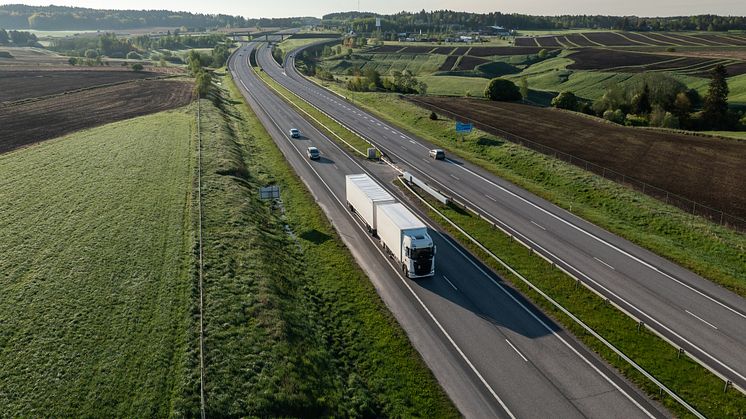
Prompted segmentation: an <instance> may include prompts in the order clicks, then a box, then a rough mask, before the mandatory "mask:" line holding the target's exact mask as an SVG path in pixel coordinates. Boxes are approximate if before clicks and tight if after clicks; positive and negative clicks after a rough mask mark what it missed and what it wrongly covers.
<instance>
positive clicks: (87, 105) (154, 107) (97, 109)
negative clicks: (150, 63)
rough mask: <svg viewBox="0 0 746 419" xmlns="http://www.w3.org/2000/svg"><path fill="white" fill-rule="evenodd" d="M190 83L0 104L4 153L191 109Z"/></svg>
mask: <svg viewBox="0 0 746 419" xmlns="http://www.w3.org/2000/svg"><path fill="white" fill-rule="evenodd" d="M192 91H193V85H192V83H191V82H187V81H175V80H137V81H132V82H130V83H124V84H119V85H116V86H107V87H101V88H96V89H89V90H83V91H79V92H73V93H69V94H65V95H59V96H53V97H49V98H43V99H39V100H32V101H26V102H18V103H14V104H0V127H2V128H1V129H2V136H1V137H0V153H4V152H7V151H10V150H13V149H16V148H19V147H23V146H26V145H29V144H33V143H37V142H40V141H44V140H48V139H50V138H56V137H60V136H62V135H65V134H69V133H71V132H74V131H78V130H81V129H84V128H91V127H94V126H98V125H103V124H107V123H110V122H114V121H120V120H123V119H129V118H134V117H136V116H141V115H147V114H151V113H155V112H160V111H163V110H166V109H172V108H177V107H180V106H184V105H187V104H188V103H189V102H190V101H191V100H192Z"/></svg>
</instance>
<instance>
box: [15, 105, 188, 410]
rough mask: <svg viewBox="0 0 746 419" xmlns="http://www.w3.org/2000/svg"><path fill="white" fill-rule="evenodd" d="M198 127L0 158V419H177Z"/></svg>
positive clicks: (127, 131) (106, 135) (160, 123)
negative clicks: (3, 416) (8, 418)
mask: <svg viewBox="0 0 746 419" xmlns="http://www.w3.org/2000/svg"><path fill="white" fill-rule="evenodd" d="M193 118H194V109H193V108H184V109H181V110H174V111H168V112H162V113H158V114H155V115H149V116H144V117H141V118H136V119H131V120H128V121H121V122H116V123H113V124H108V125H104V126H101V127H98V128H93V129H90V130H86V131H81V132H78V133H75V134H72V135H69V136H67V137H63V138H58V139H55V140H51V141H48V142H46V143H43V144H40V145H38V146H35V147H31V148H27V149H23V150H18V151H15V152H11V153H7V154H4V155H0V177H2V179H3V182H2V183H0V214H3V222H2V224H1V225H0V235H2V237H3V240H0V252H2V254H3V257H2V258H0V272H2V275H0V290H1V291H0V324H2V327H0V348H2V350H0V383H3V384H2V391H0V405H1V406H3V413H4V414H7V415H9V416H13V417H29V416H50V417H72V416H91V417H93V416H97V417H102V416H103V417H125V416H126V417H146V416H147V417H166V416H172V415H180V412H181V413H183V410H182V409H183V406H184V404H185V403H187V399H188V398H189V396H187V394H188V393H189V392H190V391H191V390H192V388H191V387H192V384H193V383H191V384H188V383H187V377H188V376H189V375H190V371H189V369H190V368H191V367H190V365H189V363H188V356H189V355H188V354H189V352H190V349H191V348H190V345H189V340H190V339H191V336H190V333H191V330H192V326H193V325H192V318H191V315H192V301H193V300H192V280H191V274H190V266H191V261H192V242H191V237H192V236H191V234H192V232H191V227H190V223H191V222H190V211H189V197H190V192H191V188H192V177H191V173H192V155H193V154H192V150H193V146H194V143H193V142H192V123H193V121H194V119H193ZM3 128H5V125H3ZM193 396H194V393H192V397H193Z"/></svg>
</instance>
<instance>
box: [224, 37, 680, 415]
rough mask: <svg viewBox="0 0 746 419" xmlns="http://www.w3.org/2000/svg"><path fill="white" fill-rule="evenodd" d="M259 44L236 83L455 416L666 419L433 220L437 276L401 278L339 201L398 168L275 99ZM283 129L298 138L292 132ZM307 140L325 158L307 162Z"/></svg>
mask: <svg viewBox="0 0 746 419" xmlns="http://www.w3.org/2000/svg"><path fill="white" fill-rule="evenodd" d="M254 47H255V44H249V45H245V46H243V47H241V48H240V49H239V50H238V51H237V52H236V53H235V54H234V55H233V56H232V57H231V59H230V62H229V69H230V71H231V74H232V75H233V77H234V79H235V81H236V84H237V85H238V86H239V89H240V90H241V92H242V94H243V95H244V97H245V98H246V100H247V101H248V103H249V104H250V105H251V107H252V108H253V109H254V110H255V112H256V113H257V115H258V116H259V118H260V119H261V120H262V122H263V124H264V125H265V127H266V128H267V130H268V131H269V133H270V134H271V136H272V137H273V139H274V140H275V142H276V143H277V145H278V146H279V147H280V149H281V151H282V152H283V154H284V155H285V157H286V158H287V159H288V161H289V162H290V164H291V165H292V167H293V168H294V170H295V171H296V173H298V175H299V176H300V178H301V179H302V180H303V181H304V182H305V183H306V185H307V186H308V188H309V189H310V190H311V192H312V193H313V195H314V197H315V198H316V200H317V202H318V203H319V205H320V206H321V208H322V209H323V210H324V211H325V213H326V215H327V216H328V218H329V219H330V220H332V223H333V224H334V227H335V228H336V230H337V231H338V232H339V234H340V236H341V237H342V239H343V240H344V242H345V244H346V245H347V247H348V248H349V249H350V250H351V252H352V254H353V255H354V256H355V258H356V260H357V261H358V263H359V264H360V266H361V267H362V268H363V270H364V271H365V272H366V274H367V275H368V276H369V277H370V279H371V281H372V283H373V284H374V285H375V287H376V289H377V291H378V293H379V294H380V295H381V297H382V298H383V300H384V302H385V303H386V305H387V306H388V308H389V309H390V310H391V312H392V313H393V314H394V315H395V317H396V318H397V320H398V321H399V323H400V324H401V325H402V327H403V328H404V329H405V331H406V332H407V334H408V336H409V338H410V340H411V342H412V343H413V345H414V346H415V348H416V349H417V350H418V351H419V353H420V354H421V355H422V357H423V359H424V360H425V362H426V363H427V365H428V367H429V368H430V369H431V370H432V371H433V373H434V374H435V376H436V378H437V379H438V381H439V383H440V384H441V385H442V386H443V388H444V389H445V391H446V392H447V393H448V395H449V396H450V397H451V398H452V400H453V401H454V403H455V404H456V406H457V407H458V408H459V410H460V411H461V413H462V414H464V415H465V416H467V417H479V418H484V417H563V418H566V417H567V418H570V417H603V418H609V417H620V418H621V417H624V418H629V417H666V416H669V415H670V414H669V413H667V412H665V411H664V410H662V408H661V407H660V406H659V405H657V404H655V403H652V402H651V401H649V400H648V399H647V398H646V397H644V396H642V395H641V394H640V393H639V391H638V390H637V389H636V388H634V387H633V386H631V385H629V384H628V383H627V382H626V381H625V380H624V379H622V378H620V377H619V376H618V375H617V374H616V373H615V372H614V371H613V370H612V369H611V368H609V367H608V366H607V365H606V364H605V363H604V362H602V361H601V360H599V359H598V358H597V357H596V356H595V355H594V354H592V353H590V351H588V350H587V349H586V348H584V347H583V346H582V345H581V344H579V343H578V342H576V341H575V339H574V338H573V337H572V336H570V335H569V334H568V333H567V332H566V331H564V330H563V329H562V328H561V327H559V326H558V325H557V324H555V323H554V322H553V321H552V320H551V319H549V318H547V317H546V316H545V315H543V314H542V313H541V312H540V311H539V310H537V309H536V308H535V307H533V306H532V305H531V303H529V302H528V301H526V300H525V299H524V298H523V297H522V296H520V295H519V294H518V293H517V292H515V291H514V290H513V289H511V288H510V287H509V286H507V285H505V284H504V283H503V282H502V280H501V279H500V278H499V277H497V276H496V275H494V274H493V273H491V272H490V271H489V270H488V269H487V268H485V267H484V266H483V265H482V264H481V263H479V261H477V260H475V259H474V258H473V257H471V256H470V255H468V254H467V253H466V251H464V250H463V249H462V248H461V247H460V246H458V245H457V244H456V243H454V242H452V240H450V238H448V237H446V236H445V235H443V234H441V233H440V232H439V231H438V230H437V229H434V228H432V226H430V227H431V229H430V234H431V236H432V238H433V240H434V241H435V243H436V246H437V256H436V275H435V276H434V277H432V278H427V279H420V280H416V281H415V280H410V279H405V278H403V277H402V276H401V275H400V273H399V270H398V269H396V267H395V266H394V264H393V262H392V261H391V260H390V259H389V258H387V257H385V256H384V255H383V253H382V252H381V249H380V245H379V244H378V240H377V239H375V238H373V237H371V236H369V235H368V233H367V232H366V231H364V228H363V227H362V226H361V224H360V222H359V220H358V219H357V218H356V217H353V216H352V215H351V214H350V213H349V212H348V211H347V209H346V206H345V205H344V202H345V201H346V200H345V193H344V188H345V182H344V176H345V175H346V174H352V173H369V174H370V175H371V176H373V177H375V178H377V179H378V180H379V182H380V183H381V184H382V185H383V186H384V187H386V188H387V189H389V191H390V192H392V193H393V194H395V195H399V192H398V191H397V190H396V189H395V188H393V187H392V185H391V183H390V180H392V179H394V178H395V177H396V175H397V174H398V173H397V172H396V171H395V170H394V169H392V168H391V167H389V166H387V165H385V164H383V163H374V162H368V161H366V160H364V159H362V158H357V157H352V156H350V155H348V153H347V152H345V151H344V150H342V149H341V148H339V147H338V146H337V145H336V143H334V142H332V141H331V140H329V139H328V138H326V137H325V136H324V135H323V134H322V133H320V132H319V131H318V130H316V129H315V128H314V127H313V126H312V125H311V124H309V123H308V122H307V121H306V120H305V119H304V118H303V117H301V116H300V115H298V113H296V112H295V110H294V108H292V107H291V106H290V105H288V104H287V103H286V102H284V101H282V100H281V99H280V98H279V97H278V96H276V95H275V94H274V92H273V91H271V90H270V89H269V88H268V87H267V86H266V85H264V84H263V83H262V82H261V81H260V80H259V79H258V78H257V76H256V75H255V74H254V73H253V71H252V70H251V69H250V67H249V64H248V57H249V54H250V51H251V49H252V48H254ZM290 128H298V129H300V131H301V133H302V137H301V138H300V139H290V138H289V136H288V131H289V130H290ZM311 145H313V146H316V147H318V148H319V150H320V151H321V159H320V160H318V161H310V160H308V159H307V157H306V154H305V149H306V147H308V146H311ZM413 210H414V211H415V212H417V211H416V209H413ZM420 216H421V217H422V218H423V219H424V218H425V217H424V216H423V215H422V214H420Z"/></svg>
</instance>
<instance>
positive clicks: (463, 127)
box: [456, 121, 474, 134]
mask: <svg viewBox="0 0 746 419" xmlns="http://www.w3.org/2000/svg"><path fill="white" fill-rule="evenodd" d="M473 129H474V125H473V124H470V123H468V122H459V121H456V132H463V133H467V134H468V133H470V132H471V130H473Z"/></svg>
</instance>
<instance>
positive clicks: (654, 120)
mask: <svg viewBox="0 0 746 419" xmlns="http://www.w3.org/2000/svg"><path fill="white" fill-rule="evenodd" d="M710 77H711V80H710V84H709V87H708V90H707V94H706V95H705V96H704V97H701V96H700V94H699V93H698V92H697V91H696V90H694V89H688V88H687V87H686V85H684V84H683V83H681V82H679V81H677V80H675V79H673V78H671V77H669V76H666V75H662V74H646V75H642V76H641V77H639V78H637V79H635V81H634V82H632V83H631V84H627V85H624V86H620V85H611V86H609V87H607V88H606V91H605V92H604V94H603V96H602V97H601V98H599V99H598V100H596V101H594V102H592V103H591V102H588V101H585V100H583V99H580V98H578V97H576V96H575V95H574V94H573V93H571V92H562V93H560V94H559V95H558V96H557V97H555V98H554V100H553V101H552V105H553V106H555V107H557V108H562V109H568V110H573V111H579V112H584V113H588V114H591V115H596V116H600V117H602V118H604V119H606V120H608V121H611V122H615V123H618V124H622V125H629V126H653V127H663V128H681V129H687V130H743V129H746V117H745V116H744V114H743V113H742V112H740V111H738V110H735V109H730V108H729V107H728V91H729V89H728V81H727V77H728V73H727V71H726V69H725V67H723V66H722V65H718V66H716V67H715V68H713V69H712V71H711V72H710Z"/></svg>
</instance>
